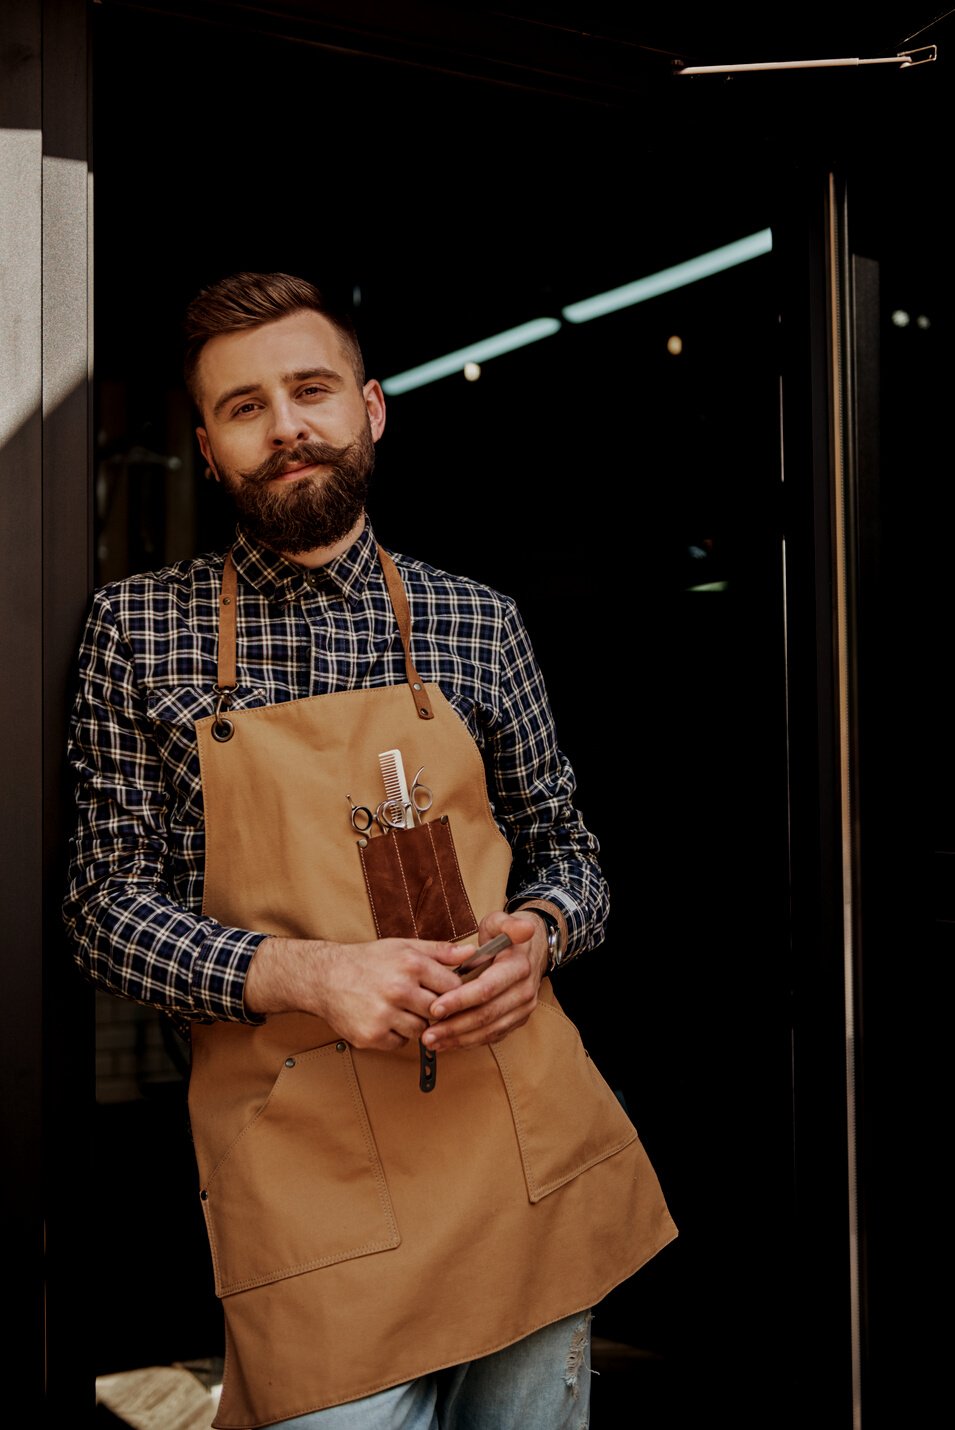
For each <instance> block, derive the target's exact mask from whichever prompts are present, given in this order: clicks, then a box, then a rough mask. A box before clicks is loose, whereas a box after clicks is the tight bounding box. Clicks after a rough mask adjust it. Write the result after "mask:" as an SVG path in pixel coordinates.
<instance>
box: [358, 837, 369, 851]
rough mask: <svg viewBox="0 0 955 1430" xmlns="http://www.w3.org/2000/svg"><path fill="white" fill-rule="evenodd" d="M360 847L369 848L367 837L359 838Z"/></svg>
mask: <svg viewBox="0 0 955 1430" xmlns="http://www.w3.org/2000/svg"><path fill="white" fill-rule="evenodd" d="M358 847H359V849H367V848H368V840H367V839H359V841H358Z"/></svg>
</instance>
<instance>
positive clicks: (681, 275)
mask: <svg viewBox="0 0 955 1430" xmlns="http://www.w3.org/2000/svg"><path fill="white" fill-rule="evenodd" d="M772 246H773V235H772V229H768V228H764V229H760V231H759V232H758V233H751V234H749V235H748V236H747V237H746V238H739V239H737V240H736V241H735V243H727V244H724V246H723V247H722V248H714V249H711V250H710V252H709V253H701V254H699V255H698V256H697V257H696V258H690V259H687V261H686V262H685V263H677V264H675V265H674V267H672V268H664V269H662V270H661V271H660V272H659V273H650V274H648V275H647V277H646V278H638V279H637V280H636V282H634V283H625V284H624V286H623V287H622V288H612V289H611V290H610V291H609V292H607V293H598V294H597V295H596V297H594V298H584V299H583V300H582V301H581V302H579V303H571V304H570V305H569V307H566V308H564V309H563V311H562V315H561V316H562V317H564V318H566V320H567V322H568V323H586V322H589V320H590V319H591V318H599V317H601V316H602V315H603V314H604V313H613V312H615V311H616V310H617V309H618V308H629V307H631V306H632V305H633V304H634V303H645V302H646V301H647V299H648V298H656V297H658V296H659V295H660V294H661V293H670V292H672V291H673V289H674V288H683V287H685V286H686V285H687V284H688V283H697V282H699V280H700V279H701V278H708V277H710V275H711V274H713V273H722V272H723V271H724V270H725V269H727V268H734V267H736V265H737V264H740V263H748V262H749V260H750V259H752V258H760V257H761V256H762V255H763V254H764V253H769V252H771V251H772ZM560 326H561V325H560V322H559V321H558V319H557V318H534V319H533V321H532V322H529V323H522V324H521V325H520V327H517V328H508V330H507V331H506V332H504V333H498V334H497V335H496V336H495V337H491V338H484V339H483V340H482V341H481V342H477V343H471V344H470V346H469V347H466V348H458V349H457V351H456V352H453V353H447V354H446V355H445V356H444V357H440V358H434V359H432V361H431V362H425V363H422V364H421V365H420V367H412V368H408V370H407V371H406V372H399V373H396V374H395V376H394V377H386V378H385V380H384V382H383V383H382V384H381V386H382V389H383V390H384V392H385V393H386V394H387V396H389V397H396V396H398V395H400V394H401V393H403V392H411V391H412V389H413V388H416V387H424V386H426V385H427V383H429V382H437V381H438V379H439V378H442V377H453V376H454V374H455V373H460V372H462V371H463V370H464V365H465V363H469V362H474V363H482V362H487V361H489V359H491V358H495V357H500V356H501V354H502V353H509V352H513V351H514V349H515V348H523V347H526V346H527V345H528V343H536V342H540V340H541V338H549V337H551V336H552V335H553V334H554V333H556V332H557V331H558V330H559V328H560Z"/></svg>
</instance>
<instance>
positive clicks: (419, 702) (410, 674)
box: [378, 546, 434, 720]
mask: <svg viewBox="0 0 955 1430" xmlns="http://www.w3.org/2000/svg"><path fill="white" fill-rule="evenodd" d="M378 560H379V561H380V562H381V569H382V571H383V572H384V574H385V585H386V586H387V587H388V597H389V599H390V601H391V609H392V610H393V611H394V613H395V620H396V621H397V622H398V632H399V634H400V636H401V645H402V648H403V649H404V653H405V675H406V677H407V680H408V684H409V685H410V686H411V693H412V695H413V696H414V703H415V710H416V711H417V713H418V719H419V720H433V719H434V712H433V710H432V709H431V700H430V698H429V696H428V692H427V690H426V689H425V685H424V681H423V680H422V679H421V678H420V676H419V675H418V672H417V671H416V670H415V667H414V661H413V660H412V659H411V608H410V606H409V605H408V595H407V592H406V591H405V588H404V584H403V583H402V580H401V577H400V576H399V575H398V568H397V566H396V565H395V563H394V562H393V561H392V559H391V557H390V556H389V555H388V553H387V551H385V550H383V549H382V547H380V546H379V547H378Z"/></svg>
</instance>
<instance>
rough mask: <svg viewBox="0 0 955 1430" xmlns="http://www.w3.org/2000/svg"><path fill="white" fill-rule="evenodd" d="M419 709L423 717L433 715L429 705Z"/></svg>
mask: <svg viewBox="0 0 955 1430" xmlns="http://www.w3.org/2000/svg"><path fill="white" fill-rule="evenodd" d="M418 709H419V710H420V711H421V713H422V715H430V714H431V711H430V710H429V709H428V707H427V705H419V707H418Z"/></svg>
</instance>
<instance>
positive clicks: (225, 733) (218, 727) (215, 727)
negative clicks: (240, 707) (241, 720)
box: [212, 720, 235, 745]
mask: <svg viewBox="0 0 955 1430" xmlns="http://www.w3.org/2000/svg"><path fill="white" fill-rule="evenodd" d="M234 734H235V726H234V725H233V723H232V721H231V720H214V721H213V722H212V738H213V740H218V742H219V744H220V745H224V744H225V743H226V741H227V740H231V739H232V736H233V735H234Z"/></svg>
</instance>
